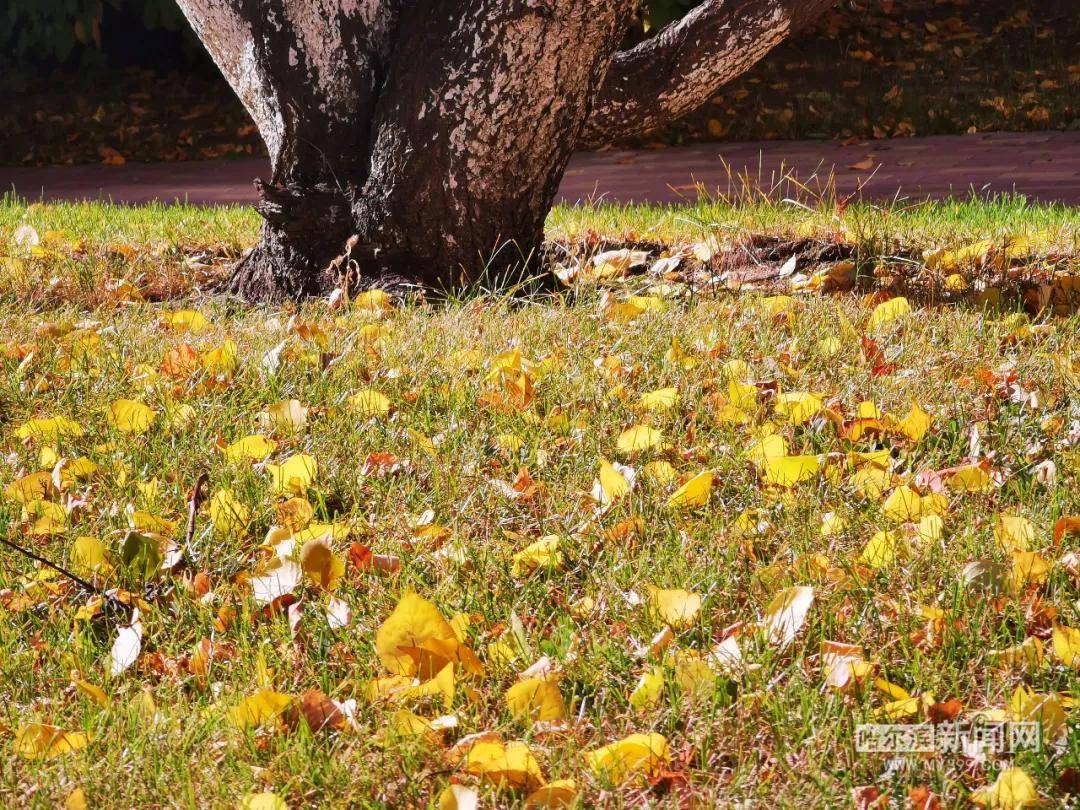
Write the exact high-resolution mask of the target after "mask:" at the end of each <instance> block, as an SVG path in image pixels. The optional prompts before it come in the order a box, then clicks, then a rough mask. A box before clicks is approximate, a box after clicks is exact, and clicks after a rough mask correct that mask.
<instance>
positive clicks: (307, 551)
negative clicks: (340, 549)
mask: <svg viewBox="0 0 1080 810" xmlns="http://www.w3.org/2000/svg"><path fill="white" fill-rule="evenodd" d="M300 567H301V568H303V570H304V573H305V574H307V577H308V579H309V580H311V582H313V583H314V584H315V585H317V586H318V587H320V588H323V589H324V590H327V591H332V590H334V589H335V588H337V586H338V585H339V584H340V583H341V579H342V577H344V576H345V562H344V561H343V560H342V559H341V558H340V557H339V556H338V555H337V554H335V553H334V550H333V549H332V548H331V547H330V543H329V541H328V539H327V538H326V537H319V538H316V539H314V540H308V541H307V542H306V543H304V545H303V547H302V548H301V549H300Z"/></svg>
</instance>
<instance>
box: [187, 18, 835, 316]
mask: <svg viewBox="0 0 1080 810" xmlns="http://www.w3.org/2000/svg"><path fill="white" fill-rule="evenodd" d="M179 2H180V6H181V8H182V9H183V10H184V12H185V14H186V15H187V17H188V19H189V20H190V21H191V23H192V26H193V27H194V29H195V31H196V33H197V34H198V35H199V37H200V38H201V39H202V41H203V43H204V44H205V45H206V46H207V48H208V50H209V51H210V53H211V55H212V56H213V57H214V59H215V61H216V62H217V63H218V65H219V67H220V68H221V70H222V72H223V73H224V74H225V76H226V78H227V79H228V80H229V82H230V84H231V85H232V87H233V88H234V90H235V91H236V92H237V94H238V95H239V97H240V98H241V100H242V101H243V102H244V104H245V106H246V107H247V109H248V111H249V112H250V113H251V115H252V117H253V119H254V120H255V123H256V125H257V126H258V127H259V130H260V133H261V134H262V137H263V139H264V140H265V141H266V144H267V147H268V149H269V151H270V157H271V166H272V176H271V178H270V179H269V181H267V182H264V181H256V187H257V189H258V192H259V202H258V204H257V208H258V210H259V212H260V213H261V214H262V216H263V217H264V219H265V225H264V228H263V237H262V240H261V242H260V243H259V245H258V246H257V247H256V248H255V249H254V250H253V251H252V252H251V253H250V255H249V256H248V257H247V258H246V259H245V260H244V261H243V262H242V263H241V265H240V266H239V267H238V268H237V269H236V271H235V273H234V275H233V277H232V280H231V282H230V284H231V288H232V290H233V291H234V292H236V293H238V294H240V295H242V296H243V297H244V298H246V299H249V300H269V299H275V298H282V297H300V296H303V295H310V294H322V293H325V292H326V291H328V290H329V289H331V288H333V287H334V286H337V285H339V284H341V283H342V282H343V279H342V273H344V272H346V271H348V272H354V273H357V275H355V276H354V277H352V278H351V279H348V281H350V282H351V283H353V284H357V285H368V286H370V285H371V284H373V283H381V282H386V281H387V280H391V279H392V280H401V281H405V282H410V283H417V284H421V285H424V286H427V287H434V288H452V287H459V286H463V285H468V284H472V283H475V282H478V281H494V280H497V279H513V278H514V277H516V276H519V275H520V274H522V273H523V272H530V271H532V270H534V269H536V267H537V260H538V258H539V256H540V252H541V245H542V242H543V227H544V220H545V218H546V216H547V213H548V211H549V209H550V208H551V205H552V202H553V201H554V198H555V194H556V191H557V189H558V186H559V182H560V180H561V178H562V176H563V173H564V171H565V168H566V164H567V161H568V160H569V158H570V155H571V154H572V153H573V151H574V149H575V148H576V147H577V146H578V145H579V143H581V142H583V139H587V140H589V141H590V142H594V143H595V142H600V141H603V140H605V139H606V138H612V137H619V136H621V135H624V134H629V133H630V132H631V131H633V130H635V129H644V128H648V127H649V126H652V125H654V124H655V122H656V121H658V120H660V119H662V118H663V117H664V116H665V115H669V114H670V113H669V110H670V111H674V112H683V111H685V110H686V109H690V108H692V107H693V106H696V105H697V104H700V103H702V102H703V101H704V100H705V99H707V98H708V97H709V96H711V95H712V94H713V93H714V92H715V89H716V87H717V86H719V83H722V81H725V80H727V79H728V78H730V76H731V75H732V74H733V73H735V72H738V71H741V70H742V69H745V65H748V64H749V63H750V62H751V61H752V60H751V59H750V58H749V57H747V55H746V54H747V48H746V47H745V44H746V42H747V41H750V42H756V43H758V45H757V46H755V48H754V53H755V56H754V59H756V58H757V55H758V52H761V53H763V52H764V51H766V50H768V49H769V48H770V47H772V45H773V44H774V43H775V42H778V41H779V40H780V39H782V38H783V36H784V35H786V34H787V32H788V31H789V30H790V28H791V27H792V25H793V24H794V23H797V22H798V21H800V20H801V19H803V18H804V17H808V16H809V15H810V13H812V10H820V9H821V8H824V7H826V6H827V5H828V0H814V1H813V2H811V1H810V0H805V1H804V0H731V1H730V2H720V0H710V1H709V2H706V3H704V4H703V5H702V7H701V8H700V9H698V10H697V11H696V12H695V13H694V14H692V15H691V16H690V17H688V18H687V19H686V20H684V21H683V22H682V23H680V24H676V25H675V26H672V27H671V28H670V29H668V30H666V31H665V32H663V34H662V35H661V36H659V37H657V38H655V39H654V40H649V41H648V42H646V43H643V44H642V45H641V46H639V47H638V48H636V49H634V50H632V51H629V52H625V53H617V49H618V43H619V42H620V40H621V39H622V37H623V35H624V32H625V26H626V24H627V22H628V21H629V19H630V17H631V14H632V12H633V10H634V8H635V6H636V3H637V0H179ZM733 26H735V27H737V28H738V31H739V37H737V38H736V37H733V36H731V35H730V34H731V30H732V27H733ZM725 32H727V33H725ZM649 62H655V63H656V68H657V69H656V71H655V73H654V74H649V73H648V71H647V70H645V69H644V68H643V65H645V64H646V63H649ZM684 72H685V73H686V74H687V78H688V79H689V84H688V85H684V84H683V83H682V82H681V81H680V74H682V73H684ZM646 75H648V76H650V82H651V86H649V87H645V86H643V79H642V76H646ZM605 120H608V121H610V124H609V125H605ZM343 257H344V258H343Z"/></svg>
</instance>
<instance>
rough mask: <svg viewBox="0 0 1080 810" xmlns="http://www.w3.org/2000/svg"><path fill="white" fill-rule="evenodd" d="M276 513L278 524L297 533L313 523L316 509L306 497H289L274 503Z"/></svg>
mask: <svg viewBox="0 0 1080 810" xmlns="http://www.w3.org/2000/svg"><path fill="white" fill-rule="evenodd" d="M274 514H275V515H276V516H277V523H278V525H281V526H284V527H285V528H286V529H288V530H289V531H291V532H294V533H295V532H299V531H300V530H301V529H303V528H304V527H305V526H307V525H308V524H309V523H311V519H312V518H313V517H314V516H315V509H314V507H312V505H311V503H310V502H309V501H307V500H306V499H305V498H289V499H288V500H287V501H282V502H281V503H279V504H275V505H274Z"/></svg>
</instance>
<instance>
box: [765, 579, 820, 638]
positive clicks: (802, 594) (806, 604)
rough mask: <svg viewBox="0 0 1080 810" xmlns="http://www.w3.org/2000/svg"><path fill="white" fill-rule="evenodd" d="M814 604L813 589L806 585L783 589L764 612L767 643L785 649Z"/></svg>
mask: <svg viewBox="0 0 1080 810" xmlns="http://www.w3.org/2000/svg"><path fill="white" fill-rule="evenodd" d="M812 604H814V589H813V588H811V587H810V586H808V585H797V586H795V587H793V588H784V590H782V591H780V592H779V593H778V594H776V596H774V597H773V600H772V601H771V602H770V603H769V607H768V608H767V609H766V610H765V631H766V633H767V634H768V636H769V641H771V642H773V643H774V644H779V645H780V646H781V647H786V646H787V645H788V644H790V643H791V642H792V641H794V640H795V636H797V635H798V634H799V630H801V629H802V626H803V625H804V624H805V623H806V615H807V614H808V613H809V612H810V606H811V605H812Z"/></svg>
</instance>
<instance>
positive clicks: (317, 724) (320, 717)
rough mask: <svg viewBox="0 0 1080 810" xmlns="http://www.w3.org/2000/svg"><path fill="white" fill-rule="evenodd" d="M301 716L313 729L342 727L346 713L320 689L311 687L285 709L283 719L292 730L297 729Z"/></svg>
mask: <svg viewBox="0 0 1080 810" xmlns="http://www.w3.org/2000/svg"><path fill="white" fill-rule="evenodd" d="M301 718H302V719H303V720H304V722H305V723H307V725H308V728H310V729H311V730H312V731H322V730H323V729H332V728H334V729H340V728H343V727H344V726H345V722H346V721H345V715H344V714H342V712H341V709H339V708H338V705H337V703H335V702H334V701H333V700H331V699H330V698H329V697H327V696H326V693H325V692H323V691H321V690H319V689H309V690H308V691H307V692H304V694H302V695H301V696H300V698H299V699H298V700H295V701H293V704H292V705H291V706H290V707H289V708H288V709H286V710H285V712H284V714H283V715H282V719H283V720H284V721H285V725H286V726H288V728H289V729H290V730H295V729H296V727H297V725H298V724H299V722H300V720H301Z"/></svg>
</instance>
